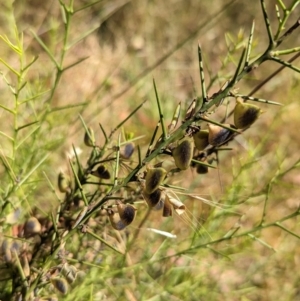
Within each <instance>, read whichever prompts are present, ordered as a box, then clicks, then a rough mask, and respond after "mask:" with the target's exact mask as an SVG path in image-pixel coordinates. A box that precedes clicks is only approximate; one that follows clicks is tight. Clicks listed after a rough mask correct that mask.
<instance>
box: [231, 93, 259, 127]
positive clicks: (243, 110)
mask: <svg viewBox="0 0 300 301" xmlns="http://www.w3.org/2000/svg"><path fill="white" fill-rule="evenodd" d="M261 112H262V111H261V109H260V108H259V107H258V106H256V105H253V104H250V103H245V102H243V101H242V100H240V99H239V98H238V99H237V101H236V105H235V108H234V125H235V126H236V127H237V128H238V129H245V128H247V127H249V126H250V125H252V124H253V123H254V122H255V120H256V119H257V118H258V117H259V115H260V114H261Z"/></svg>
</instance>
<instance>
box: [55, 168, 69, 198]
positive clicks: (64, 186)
mask: <svg viewBox="0 0 300 301" xmlns="http://www.w3.org/2000/svg"><path fill="white" fill-rule="evenodd" d="M57 182H58V189H59V191H60V192H63V193H64V192H69V191H70V184H71V181H70V178H69V177H68V176H67V175H66V174H64V173H63V172H60V173H59V174H58V181H57Z"/></svg>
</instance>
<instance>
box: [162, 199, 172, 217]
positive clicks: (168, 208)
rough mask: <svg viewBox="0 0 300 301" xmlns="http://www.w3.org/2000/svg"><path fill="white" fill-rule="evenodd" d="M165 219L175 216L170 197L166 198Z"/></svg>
mask: <svg viewBox="0 0 300 301" xmlns="http://www.w3.org/2000/svg"><path fill="white" fill-rule="evenodd" d="M162 215H163V217H169V216H172V215H173V210H172V204H171V203H170V199H169V197H168V195H166V197H165V202H164V208H163V214H162Z"/></svg>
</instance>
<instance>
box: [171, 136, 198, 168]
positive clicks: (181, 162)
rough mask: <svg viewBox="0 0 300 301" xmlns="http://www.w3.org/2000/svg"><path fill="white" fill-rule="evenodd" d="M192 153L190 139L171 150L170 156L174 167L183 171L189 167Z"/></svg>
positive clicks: (192, 148)
mask: <svg viewBox="0 0 300 301" xmlns="http://www.w3.org/2000/svg"><path fill="white" fill-rule="evenodd" d="M193 152H194V145H193V143H192V141H191V140H190V139H184V140H183V141H182V142H181V143H180V144H179V145H178V146H177V147H176V148H174V149H173V151H172V155H173V158H174V161H175V164H176V166H177V167H178V168H179V169H181V170H185V169H188V167H189V166H190V163H191V160H192V157H193Z"/></svg>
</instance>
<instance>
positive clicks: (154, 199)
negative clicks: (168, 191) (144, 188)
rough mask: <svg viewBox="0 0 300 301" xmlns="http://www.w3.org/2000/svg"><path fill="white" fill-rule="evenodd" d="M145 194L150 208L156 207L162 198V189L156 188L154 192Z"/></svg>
mask: <svg viewBox="0 0 300 301" xmlns="http://www.w3.org/2000/svg"><path fill="white" fill-rule="evenodd" d="M143 196H144V198H145V200H146V202H147V204H148V206H149V207H150V208H153V207H156V206H157V204H158V203H159V201H160V200H161V199H162V192H161V190H160V189H156V190H155V191H154V192H152V193H150V194H148V193H146V192H144V193H143Z"/></svg>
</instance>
